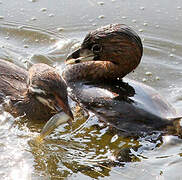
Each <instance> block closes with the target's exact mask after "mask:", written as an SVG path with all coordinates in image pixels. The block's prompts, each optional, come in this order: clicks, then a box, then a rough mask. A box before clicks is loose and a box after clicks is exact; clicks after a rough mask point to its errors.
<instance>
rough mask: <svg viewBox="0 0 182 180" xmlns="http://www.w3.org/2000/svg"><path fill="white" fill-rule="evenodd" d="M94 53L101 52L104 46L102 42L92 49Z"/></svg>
mask: <svg viewBox="0 0 182 180" xmlns="http://www.w3.org/2000/svg"><path fill="white" fill-rule="evenodd" d="M91 50H92V51H93V52H94V53H100V52H101V51H102V46H101V45H100V44H94V45H93V46H92V49H91Z"/></svg>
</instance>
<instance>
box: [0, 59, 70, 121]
mask: <svg viewBox="0 0 182 180" xmlns="http://www.w3.org/2000/svg"><path fill="white" fill-rule="evenodd" d="M0 103H1V104H2V105H3V106H4V108H5V110H6V111H8V112H10V113H11V114H12V115H14V116H15V117H16V116H25V117H26V118H28V119H31V120H41V121H44V120H45V121H47V120H48V119H49V118H50V117H52V116H53V115H54V114H56V113H58V112H60V111H61V110H63V111H64V112H65V113H66V114H67V115H69V116H70V117H71V118H73V115H72V112H71V110H70V108H69V105H68V99H67V87H66V84H65V81H64V80H63V79H62V78H61V76H60V75H59V74H58V72H57V71H56V70H55V69H54V68H52V67H50V66H48V65H46V64H35V65H33V66H32V67H31V68H30V69H29V71H26V70H24V69H22V68H20V67H18V66H16V65H14V64H12V63H10V62H7V61H4V60H0Z"/></svg>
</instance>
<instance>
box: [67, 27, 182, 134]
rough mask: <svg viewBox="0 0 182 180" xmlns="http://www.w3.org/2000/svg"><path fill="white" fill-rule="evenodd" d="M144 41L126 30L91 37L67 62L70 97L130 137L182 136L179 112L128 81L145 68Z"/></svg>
mask: <svg viewBox="0 0 182 180" xmlns="http://www.w3.org/2000/svg"><path fill="white" fill-rule="evenodd" d="M142 53H143V47H142V42H141V40H140V38H139V36H138V35H137V34H136V33H135V32H134V31H133V30H132V29H131V28H129V27H127V26H125V25H122V24H111V25H107V26H104V27H102V28H99V29H96V30H94V31H92V32H90V33H89V34H88V35H87V36H86V38H85V39H84V40H83V42H82V44H81V47H80V48H79V49H78V50H76V51H75V52H73V53H72V54H71V55H69V56H68V58H67V61H66V63H67V67H66V68H65V70H64V72H63V77H64V79H65V80H66V81H67V84H68V86H69V87H70V88H69V89H70V92H69V94H70V96H71V97H72V98H73V99H74V100H76V101H78V102H79V103H80V104H81V105H82V106H83V107H84V108H85V109H87V110H89V111H92V112H93V113H95V115H96V116H97V117H98V118H99V119H100V120H101V121H102V122H105V123H106V125H109V127H110V128H111V129H114V130H115V131H117V133H118V134H121V135H124V136H143V135H145V134H151V133H154V132H156V131H161V132H162V133H174V134H175V133H176V134H177V133H178V132H177V130H176V126H179V119H177V118H174V119H173V120H172V119H171V117H175V116H176V113H175V110H174V109H173V108H172V106H171V105H169V104H168V103H167V102H166V101H165V100H163V99H162V98H161V96H160V95H159V94H158V93H157V92H156V91H155V90H154V89H152V88H150V87H148V86H146V85H144V84H142V83H138V82H135V81H131V80H129V79H125V78H123V77H124V76H125V75H127V74H128V73H130V72H131V71H133V70H134V69H135V68H136V67H137V66H138V64H139V63H140V60H141V57H142Z"/></svg>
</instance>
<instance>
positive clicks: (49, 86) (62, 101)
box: [27, 63, 73, 119]
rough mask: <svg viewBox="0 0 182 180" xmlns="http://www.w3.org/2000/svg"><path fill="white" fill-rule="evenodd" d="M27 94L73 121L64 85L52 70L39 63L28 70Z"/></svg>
mask: <svg viewBox="0 0 182 180" xmlns="http://www.w3.org/2000/svg"><path fill="white" fill-rule="evenodd" d="M27 94H28V95H31V96H34V97H35V98H36V99H37V100H38V101H40V102H41V103H42V104H44V105H46V106H48V107H49V108H50V109H52V110H53V111H55V112H60V111H61V110H63V111H64V112H65V113H66V114H68V115H69V116H70V117H71V118H72V119H73V114H72V112H71V110H70V107H69V104H68V98H67V86H66V83H65V81H64V80H63V79H62V78H61V76H60V75H59V73H58V72H57V71H56V70H55V69H54V68H52V67H50V66H48V65H46V64H41V63H40V64H35V65H33V66H32V67H31V68H30V69H29V77H28V91H27Z"/></svg>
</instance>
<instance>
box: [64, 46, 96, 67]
mask: <svg viewBox="0 0 182 180" xmlns="http://www.w3.org/2000/svg"><path fill="white" fill-rule="evenodd" d="M94 57H95V55H94V54H93V52H92V51H91V50H89V49H81V48H79V49H77V50H76V51H74V52H73V53H71V54H70V55H68V57H67V58H66V64H76V63H81V62H87V61H93V60H94Z"/></svg>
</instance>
